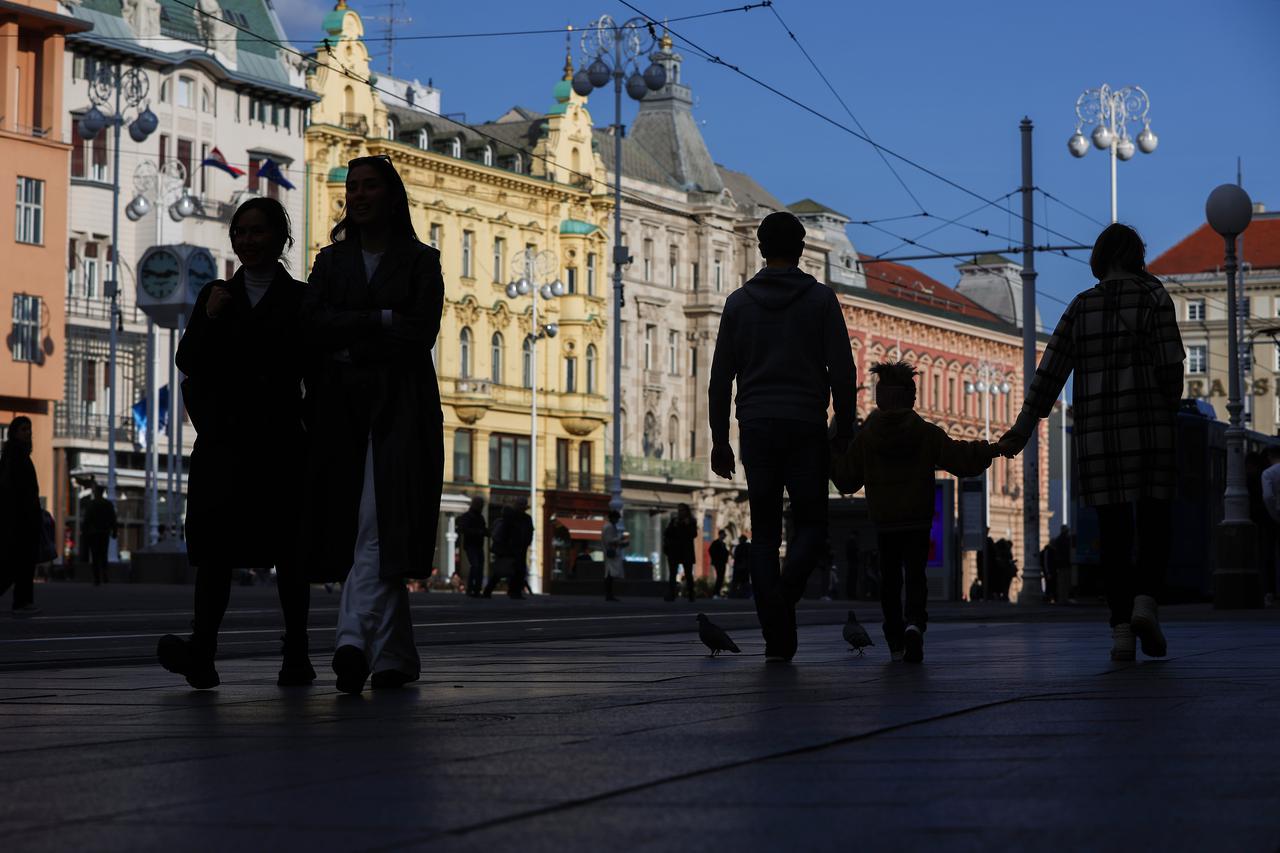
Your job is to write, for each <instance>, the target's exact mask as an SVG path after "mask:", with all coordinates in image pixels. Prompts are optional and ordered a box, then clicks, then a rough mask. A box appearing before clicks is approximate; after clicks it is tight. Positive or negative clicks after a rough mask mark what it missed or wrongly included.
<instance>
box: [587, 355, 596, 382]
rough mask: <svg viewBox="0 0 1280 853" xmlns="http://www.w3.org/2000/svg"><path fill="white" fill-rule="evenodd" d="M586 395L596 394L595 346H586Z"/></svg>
mask: <svg viewBox="0 0 1280 853" xmlns="http://www.w3.org/2000/svg"><path fill="white" fill-rule="evenodd" d="M587 393H588V394H594V393H596V345H595V344H587Z"/></svg>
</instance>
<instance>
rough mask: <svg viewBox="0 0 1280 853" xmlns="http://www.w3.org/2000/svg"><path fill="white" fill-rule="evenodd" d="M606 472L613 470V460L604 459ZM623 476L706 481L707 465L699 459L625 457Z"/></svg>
mask: <svg viewBox="0 0 1280 853" xmlns="http://www.w3.org/2000/svg"><path fill="white" fill-rule="evenodd" d="M604 469H605V471H612V470H613V459H612V458H611V457H609V456H606V457H605V459H604ZM622 474H623V476H624V477H625V476H628V475H631V476H636V477H661V478H664V479H667V480H705V479H706V478H707V463H706V462H703V461H700V460H697V459H658V458H656V457H653V456H623V457H622Z"/></svg>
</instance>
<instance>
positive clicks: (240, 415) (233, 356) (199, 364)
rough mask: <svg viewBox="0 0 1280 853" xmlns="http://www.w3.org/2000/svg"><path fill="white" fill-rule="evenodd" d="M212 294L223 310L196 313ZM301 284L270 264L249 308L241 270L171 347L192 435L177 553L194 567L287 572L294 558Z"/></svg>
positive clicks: (300, 436) (300, 441)
mask: <svg viewBox="0 0 1280 853" xmlns="http://www.w3.org/2000/svg"><path fill="white" fill-rule="evenodd" d="M215 286H222V287H226V288H227V289H229V290H230V291H231V294H232V302H231V304H230V306H228V308H227V309H225V312H224V313H223V314H220V315H219V316H218V318H217V319H211V318H210V317H209V316H208V314H207V313H205V306H206V304H207V303H208V301H209V294H210V292H211V291H212V289H213V288H214V287H215ZM302 291H303V284H302V282H300V281H297V280H295V279H294V278H293V277H292V276H290V275H289V273H288V272H286V271H285V269H284V267H282V266H279V265H277V267H276V275H275V279H274V280H273V281H272V282H271V286H270V287H269V288H268V289H267V292H266V293H265V294H264V295H263V297H262V299H261V300H259V302H258V304H257V305H256V306H251V305H250V303H249V297H248V295H247V293H246V292H245V287H244V272H243V270H242V271H240V272H238V273H236V275H235V276H234V277H233V278H232V279H231V280H230V281H215V282H212V283H210V284H208V285H206V286H205V287H204V289H203V290H201V291H200V295H199V297H198V298H197V299H196V305H195V308H194V309H193V310H192V313H191V320H190V322H189V323H188V324H187V329H186V332H185V333H184V334H183V336H182V341H181V342H180V343H179V344H178V354H177V358H176V361H177V365H178V369H179V370H181V371H182V372H183V373H184V374H186V379H184V380H183V383H182V396H183V402H184V404H185V405H186V408H187V412H188V414H190V416H191V423H192V425H193V426H194V427H195V429H196V443H195V447H194V448H193V449H192V451H191V471H190V475H189V480H188V483H189V485H188V492H189V497H188V499H187V527H186V529H187V554H188V558H189V559H190V561H191V564H192V565H194V566H196V567H198V568H202V569H203V568H228V569H229V568H270V567H271V566H275V567H276V568H277V570H278V571H290V570H293V569H294V567H295V566H296V555H297V536H298V526H297V517H298V513H297V492H298V488H297V476H298V472H299V470H300V469H301V467H302V462H303V454H302V450H303V447H304V439H305V433H304V431H303V427H302V388H301V380H302V358H301V353H300V346H299V341H298V311H299V308H300V307H301V303H302Z"/></svg>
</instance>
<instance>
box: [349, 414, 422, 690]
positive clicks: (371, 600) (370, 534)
mask: <svg viewBox="0 0 1280 853" xmlns="http://www.w3.org/2000/svg"><path fill="white" fill-rule="evenodd" d="M381 565H382V559H381V553H380V551H379V549H378V502H377V500H376V498H375V491H374V483H373V435H372V434H370V436H369V446H368V448H367V449H366V450H365V455H364V485H363V486H361V489H360V519H359V524H358V529H357V531H356V547H355V562H353V563H352V565H351V571H350V572H348V573H347V580H346V582H345V583H344V584H343V585H342V601H341V603H340V604H339V605H338V639H337V645H338V647H341V646H355V647H356V648H358V649H360V650H361V651H363V652H364V655H365V659H366V660H367V661H368V662H369V670H370V672H383V671H385V670H389V669H394V670H398V671H400V672H403V673H405V674H406V675H413V676H416V675H418V674H419V672H420V670H421V662H420V661H419V659H418V649H417V647H416V646H415V645H414V644H413V619H412V617H411V616H410V613H409V592H408V590H406V589H405V586H404V581H402V580H400V579H399V578H396V579H395V580H384V579H383V578H382V577H380V576H379V573H378V571H379V569H380V568H381Z"/></svg>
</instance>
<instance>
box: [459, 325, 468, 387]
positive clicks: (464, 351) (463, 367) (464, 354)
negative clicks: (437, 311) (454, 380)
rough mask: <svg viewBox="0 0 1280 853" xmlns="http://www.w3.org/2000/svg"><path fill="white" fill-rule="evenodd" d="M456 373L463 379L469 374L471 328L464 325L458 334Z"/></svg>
mask: <svg viewBox="0 0 1280 853" xmlns="http://www.w3.org/2000/svg"><path fill="white" fill-rule="evenodd" d="M458 375H459V376H461V377H462V378H463V379H467V378H470V376H471V329H469V328H467V327H466V326H463V327H462V331H461V332H460V333H459V334H458Z"/></svg>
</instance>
